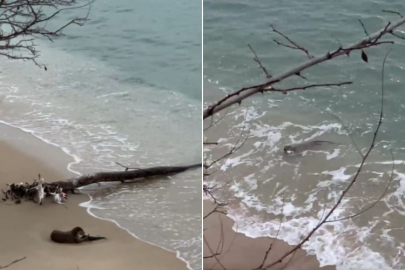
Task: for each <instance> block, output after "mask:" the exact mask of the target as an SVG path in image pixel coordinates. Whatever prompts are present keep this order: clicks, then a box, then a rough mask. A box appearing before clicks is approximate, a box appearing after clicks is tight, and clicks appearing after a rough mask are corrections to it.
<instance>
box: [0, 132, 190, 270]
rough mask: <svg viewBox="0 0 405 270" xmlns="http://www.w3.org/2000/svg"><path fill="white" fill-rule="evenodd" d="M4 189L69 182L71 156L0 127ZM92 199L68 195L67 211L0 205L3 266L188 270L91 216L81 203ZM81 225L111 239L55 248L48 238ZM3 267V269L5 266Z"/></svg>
mask: <svg viewBox="0 0 405 270" xmlns="http://www.w3.org/2000/svg"><path fill="white" fill-rule="evenodd" d="M0 129H1V134H0V158H1V162H0V187H1V189H3V190H5V189H6V184H7V183H12V182H32V181H33V179H34V178H37V175H38V173H40V174H41V175H42V176H43V177H44V178H45V181H47V182H52V181H57V180H61V179H66V178H69V177H71V176H73V174H72V173H71V172H69V171H68V170H67V169H66V166H67V164H68V163H69V162H72V161H73V160H72V159H71V157H70V156H68V155H66V154H65V153H63V151H62V150H61V149H59V148H57V147H54V146H52V145H49V144H46V143H44V142H43V141H41V140H39V139H37V138H35V137H34V136H32V135H31V134H28V133H25V132H23V131H21V130H18V129H14V128H11V127H8V126H5V125H0ZM88 199H89V197H88V196H87V195H83V194H81V195H79V194H77V195H75V194H69V199H68V201H67V203H66V206H67V208H65V207H63V206H61V205H57V204H55V203H52V202H51V200H50V199H49V198H47V199H46V200H45V202H44V203H43V205H37V204H35V203H33V202H29V201H27V202H25V201H23V202H22V203H21V204H14V203H13V202H11V201H8V202H3V201H1V202H0V215H1V217H2V218H1V230H0V238H1V242H2V245H0V266H4V265H7V264H9V263H11V262H12V261H14V260H16V259H20V258H23V257H26V258H25V259H24V260H22V261H20V262H18V263H16V264H13V265H12V266H10V267H9V268H10V269H22V270H24V269H30V270H37V269H38V270H48V269H49V270H54V269H60V270H68V269H81V270H84V269H99V270H103V269H105V270H107V269H108V270H111V269H120V270H122V269H132V270H133V269H175V270H179V269H187V267H186V264H185V263H184V262H182V261H181V260H179V259H178V258H177V257H176V255H175V254H174V253H172V252H169V251H166V250H163V249H161V248H159V247H156V246H153V245H151V244H148V243H145V242H142V241H140V240H138V239H136V238H134V237H132V236H131V235H129V234H128V233H127V232H126V231H124V230H122V229H120V228H119V227H117V226H116V225H115V224H114V223H112V222H107V221H103V220H100V219H96V218H94V217H92V216H90V215H89V214H88V213H87V212H86V209H85V208H83V207H80V206H79V204H80V203H82V202H85V201H88ZM76 226H80V227H82V228H83V229H84V230H85V231H86V232H87V233H90V234H93V235H102V236H105V237H107V240H100V241H96V242H92V243H82V244H56V243H53V242H52V241H51V240H50V238H49V235H50V233H51V232H52V230H54V229H58V230H70V229H72V228H73V227H76ZM0 268H1V267H0Z"/></svg>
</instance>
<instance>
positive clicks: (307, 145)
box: [284, 141, 336, 153]
mask: <svg viewBox="0 0 405 270" xmlns="http://www.w3.org/2000/svg"><path fill="white" fill-rule="evenodd" d="M322 144H336V143H334V142H328V141H309V142H303V143H297V144H293V145H287V146H285V147H284V152H286V153H302V152H304V151H306V150H310V149H312V148H314V147H315V146H320V145H322Z"/></svg>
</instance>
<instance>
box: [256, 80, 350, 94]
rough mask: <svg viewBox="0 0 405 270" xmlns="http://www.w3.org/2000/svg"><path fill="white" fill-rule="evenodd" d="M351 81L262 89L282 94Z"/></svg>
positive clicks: (341, 84) (339, 84)
mask: <svg viewBox="0 0 405 270" xmlns="http://www.w3.org/2000/svg"><path fill="white" fill-rule="evenodd" d="M352 83H353V82H341V83H319V84H310V85H304V86H297V87H292V88H287V89H280V88H274V87H272V88H270V89H266V90H264V91H265V92H282V93H283V94H286V93H287V92H291V91H298V90H306V89H308V88H316V87H331V86H343V85H349V84H352Z"/></svg>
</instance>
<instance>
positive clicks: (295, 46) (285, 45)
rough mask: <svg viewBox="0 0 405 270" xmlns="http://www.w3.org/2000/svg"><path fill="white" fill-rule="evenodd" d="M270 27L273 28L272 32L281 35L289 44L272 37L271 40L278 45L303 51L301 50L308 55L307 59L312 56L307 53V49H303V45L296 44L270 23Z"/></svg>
mask: <svg viewBox="0 0 405 270" xmlns="http://www.w3.org/2000/svg"><path fill="white" fill-rule="evenodd" d="M270 27H271V29H272V30H273V32H275V33H277V34H279V35H280V36H282V37H283V38H284V39H286V40H287V41H288V42H289V43H290V44H291V45H288V44H284V43H281V42H279V41H277V40H276V39H273V41H274V42H275V43H276V44H278V45H280V46H284V47H287V48H290V49H294V50H300V51H303V52H304V53H305V54H306V55H307V56H308V58H309V59H311V58H313V56H312V55H310V54H309V52H308V50H307V49H305V48H304V47H302V46H300V45H298V44H297V43H295V42H294V41H292V40H291V39H290V38H289V37H288V36H286V35H284V34H283V33H282V32H280V31H278V30H277V29H276V28H275V27H274V26H273V25H270Z"/></svg>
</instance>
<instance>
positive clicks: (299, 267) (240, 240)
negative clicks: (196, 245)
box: [203, 200, 336, 270]
mask: <svg viewBox="0 0 405 270" xmlns="http://www.w3.org/2000/svg"><path fill="white" fill-rule="evenodd" d="M213 207H214V204H213V203H212V202H211V201H208V200H204V216H206V215H207V214H208V213H210V212H211V211H212V210H213ZM221 223H222V224H221ZM234 225H235V221H233V220H232V219H230V218H229V217H227V216H226V215H224V214H221V213H213V214H212V215H210V216H209V217H207V218H206V219H204V226H203V228H204V237H205V239H206V241H204V247H203V250H204V253H203V254H204V257H207V256H211V255H212V253H211V252H210V249H209V247H208V246H207V243H209V245H210V247H211V249H212V250H213V251H215V250H216V248H217V246H218V243H219V239H221V233H222V235H223V237H222V239H224V241H223V242H222V243H221V245H222V244H223V247H222V249H221V250H222V252H221V254H220V255H219V256H217V258H218V259H219V261H220V263H221V264H222V265H223V267H225V268H226V269H232V270H239V269H240V270H246V269H254V268H257V267H258V266H259V265H260V264H261V263H262V261H263V258H264V255H265V253H266V250H267V249H268V248H269V245H270V244H271V243H273V246H272V249H271V251H270V252H269V256H268V258H267V260H266V263H265V264H264V265H266V264H269V263H271V262H274V260H276V259H278V258H279V257H281V256H282V255H283V254H284V253H286V252H288V251H289V250H291V249H292V248H293V246H291V245H288V244H287V243H286V242H284V241H282V240H280V239H274V238H270V237H258V238H250V237H247V236H245V235H244V234H242V233H238V232H237V231H236V232H235V230H233V228H232V227H233V226H234ZM221 227H222V229H221ZM236 228H237V222H236ZM290 258H291V257H287V258H286V259H285V260H284V261H283V263H280V264H278V265H276V266H274V267H272V268H270V269H272V270H276V269H277V270H278V269H284V270H308V269H311V270H318V269H322V270H334V269H336V268H335V267H334V266H325V267H319V262H318V261H317V259H316V257H315V256H313V255H308V254H307V253H306V252H305V251H304V250H302V249H299V250H298V251H297V252H296V253H295V255H294V257H293V258H292V259H291V261H290ZM286 264H287V266H286ZM223 267H222V266H221V265H220V264H219V263H218V262H217V260H216V259H215V258H208V259H204V269H223Z"/></svg>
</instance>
